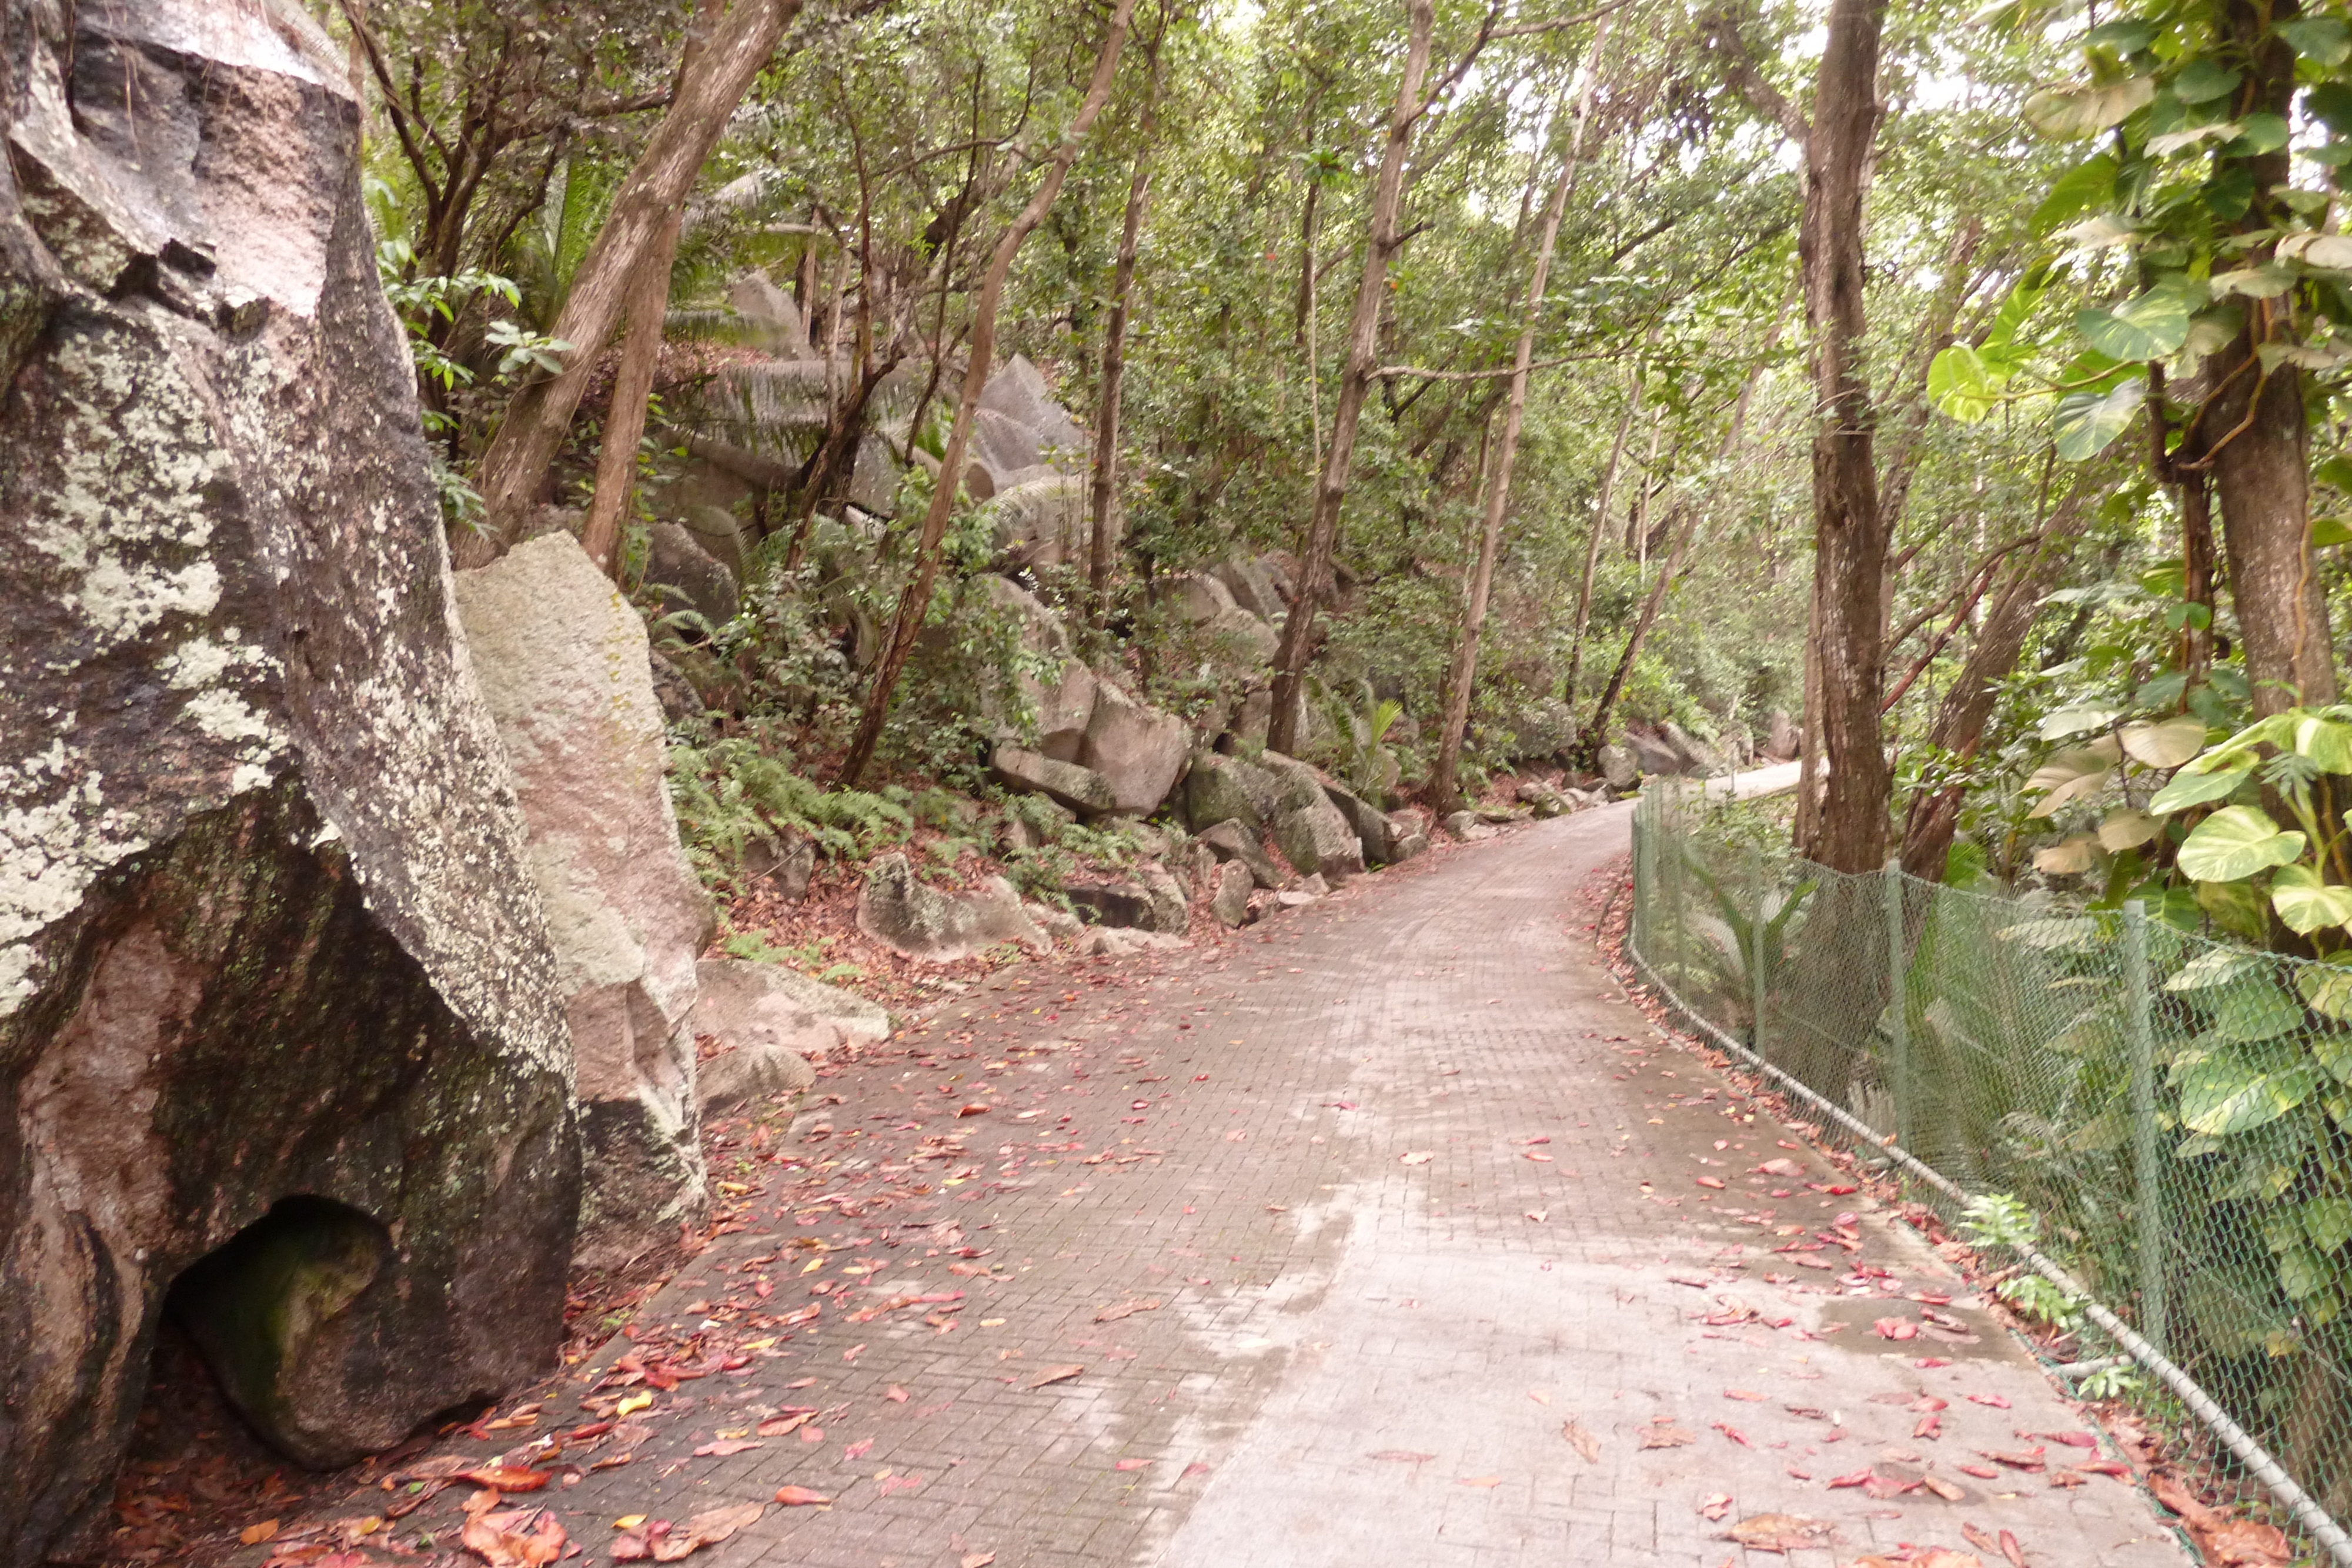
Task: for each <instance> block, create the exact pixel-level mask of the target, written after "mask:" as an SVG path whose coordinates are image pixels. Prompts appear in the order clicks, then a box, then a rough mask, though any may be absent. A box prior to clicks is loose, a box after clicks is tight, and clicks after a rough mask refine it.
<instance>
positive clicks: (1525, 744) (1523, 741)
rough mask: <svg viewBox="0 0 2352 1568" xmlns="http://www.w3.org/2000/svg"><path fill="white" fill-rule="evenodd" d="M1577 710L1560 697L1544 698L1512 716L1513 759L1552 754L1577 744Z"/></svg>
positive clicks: (1511, 751) (1511, 752)
mask: <svg viewBox="0 0 2352 1568" xmlns="http://www.w3.org/2000/svg"><path fill="white" fill-rule="evenodd" d="M1578 733H1579V727H1578V724H1577V719H1576V710H1575V709H1574V708H1571V707H1570V706H1568V705H1567V704H1566V703H1564V702H1562V701H1560V700H1559V698H1558V697H1543V698H1539V699H1538V700H1537V701H1535V702H1533V703H1530V704H1528V706H1526V707H1525V708H1523V709H1521V710H1520V711H1519V712H1517V713H1516V714H1513V715H1512V716H1511V735H1512V737H1513V738H1512V741H1511V747H1510V754H1511V758H1512V760H1514V761H1518V760H1522V759H1525V758H1536V757H1553V756H1557V755H1558V754H1559V753H1560V752H1562V751H1565V750H1567V749H1569V748H1570V747H1573V746H1574V745H1575V744H1576V740H1577V735H1578Z"/></svg>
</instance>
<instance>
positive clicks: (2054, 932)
mask: <svg viewBox="0 0 2352 1568" xmlns="http://www.w3.org/2000/svg"><path fill="white" fill-rule="evenodd" d="M2313 717H2314V716H2311V715H2304V716H2300V717H2294V716H2282V718H2281V719H2279V720H2273V721H2265V726H2261V727H2257V730H2259V731H2260V733H2259V734H2257V733H2256V732H2255V731H2247V732H2244V733H2242V734H2241V735H2239V736H2235V737H2231V740H2229V741H2227V742H2224V743H2223V744H2221V746H2218V747H2214V748H2213V749H2212V750H2211V751H2210V752H2208V753H2206V754H2204V755H2202V756H2200V757H2199V758H2196V759H2195V760H2194V761H2192V762H2190V763H2189V765H2188V766H2186V767H2182V768H2179V772H2178V773H2176V774H2175V775H2174V778H2173V782H2172V783H2170V784H2168V785H2167V786H2166V787H2165V789H2164V790H2163V791H2162V792H2160V793H2158V795H2157V797H2156V799H2155V800H2152V801H2150V802H2149V803H2148V805H2147V810H2148V811H2149V812H2150V814H2151V815H2153V816H2156V817H2158V818H2159V819H2163V820H2166V827H2165V831H2166V832H2167V834H2168V840H2169V841H2170V842H2172V843H2177V844H2178V845H2179V869H2180V871H2181V873H2182V874H2183V875H2184V876H2185V877H2189V878H2190V879H2192V880H2193V879H2196V878H2198V877H2199V876H2200V874H2201V876H2202V877H2203V878H2206V879H2210V880H2196V881H2194V885H2195V888H2196V896H2197V898H2198V901H2199V902H2198V904H2194V905H2191V906H2190V907H2191V908H2192V909H2195V908H2200V907H2211V906H2212V905H2214V904H2218V903H2220V902H2221V899H2223V898H2226V899H2230V900H2233V901H2234V903H2233V904H2231V905H2229V906H2231V907H2237V908H2239V909H2241V910H2248V909H2251V908H2252V907H2253V905H2254V901H2255V900H2259V901H2260V908H2261V909H2262V911H2263V913H2264V915H2265V917H2266V919H2267V920H2269V921H2272V922H2274V923H2275V924H2272V925H2267V926H2256V925H2254V924H2253V922H2252V915H2251V914H2249V915H2248V916H2247V919H2246V923H2245V925H2244V926H2243V927H2242V929H2243V930H2246V931H2248V932H2249V933H2251V931H2252V930H2255V929H2267V930H2269V931H2270V932H2271V933H2272V934H2273V935H2275V936H2300V937H2304V938H2313V937H2315V940H2311V941H2309V943H2308V946H2309V947H2310V948H2311V949H2312V950H2313V952H2314V953H2315V955H2324V956H2296V955H2292V954H2283V953H2278V952H2271V951H2261V950H2256V949H2253V948H2251V947H2247V946H2237V945H2232V944H2228V943H2223V942H2218V941H2215V940H2212V939H2210V937H2209V936H2206V935H2203V934H2201V933H2199V932H2195V931H2191V930H2187V929H2183V928H2182V926H2181V925H2179V924H2175V923H2174V921H2172V920H2169V919H2167V918H2163V917H2162V915H2163V913H2164V912H2162V911H2160V910H2151V909H2149V908H2148V907H2147V906H2146V905H2144V904H2141V903H2140V902H2138V901H2131V902H2128V903H2126V904H2125V905H2124V906H2123V907H2116V908H2091V909H2083V908H2079V907H2073V906H2068V905H2063V904H2059V903H2057V902H2056V901H2054V900H2053V899H2052V898H2051V897H2050V896H2049V895H2048V894H2034V895H2029V896H2025V897H2007V896H1999V895H1992V894H1985V893H1981V892H1964V891H1961V890H1959V889H1957V888H1952V887H1947V886H1938V885H1935V884H1931V883H1923V882H1919V881H1916V879H1912V878H1908V877H1904V876H1902V875H1901V874H1900V873H1897V872H1894V871H1892V870H1890V871H1889V872H1888V873H1885V874H1884V875H1874V876H1851V875H1842V874H1840V873H1834V872H1830V871H1827V870H1824V869H1822V868H1820V867H1817V866H1812V865H1809V864H1806V863H1805V862H1796V861H1790V860H1787V859H1785V858H1781V859H1779V860H1777V861H1776V860H1775V859H1774V858H1773V857H1770V856H1768V855H1766V854H1764V853H1761V852H1759V850H1758V848H1757V847H1756V846H1755V845H1754V844H1753V843H1752V842H1748V841H1742V839H1741V836H1740V835H1739V834H1738V832H1737V831H1733V832H1729V833H1726V834H1722V835H1717V833H1715V832H1714V831H1712V826H1711V823H1710V820H1709V818H1710V813H1709V811H1708V809H1707V808H1706V806H1705V805H1704V804H1703V803H1701V802H1700V801H1699V800H1696V799H1695V798H1694V797H1692V796H1690V795H1688V794H1679V795H1677V794H1671V793H1669V792H1667V791H1666V790H1664V789H1653V790H1651V791H1646V792H1645V796H1644V800H1643V806H1642V810H1641V811H1640V814H1639V816H1638V818H1637V821H1638V823H1639V826H1638V828H1637V832H1636V853H1635V883H1636V892H1635V911H1634V922H1635V924H1634V934H1635V943H1636V946H1637V947H1638V950H1639V951H1640V953H1641V955H1642V956H1643V961H1644V962H1645V963H1646V964H1647V965H1649V966H1650V967H1651V968H1652V970H1653V972H1654V974H1656V975H1657V976H1658V977H1660V978H1661V979H1663V980H1664V982H1665V984H1666V985H1668V986H1669V987H1670V988H1672V989H1673V990H1674V992H1675V997H1676V999H1677V1000H1678V1001H1680V1002H1681V1003H1682V1004H1683V1005H1684V1006H1685V1008H1687V1009H1690V1010H1692V1011H1693V1012H1695V1013H1696V1014H1697V1015H1698V1016H1699V1017H1701V1018H1703V1019H1705V1020H1706V1022H1708V1023H1710V1024H1712V1025H1713V1026H1714V1027H1715V1028H1717V1030H1721V1031H1723V1032H1724V1033H1725V1034H1727V1035H1729V1036H1731V1037H1732V1038H1734V1039H1737V1040H1741V1041H1743V1042H1745V1043H1747V1044H1748V1046H1749V1047H1750V1048H1751V1049H1752V1050H1754V1051H1756V1052H1757V1053H1758V1054H1759V1056H1760V1057H1762V1058H1763V1059H1764V1060H1765V1061H1768V1062H1770V1063H1771V1064H1772V1065H1774V1066H1776V1067H1778V1068H1780V1069H1781V1070H1782V1071H1786V1072H1788V1073H1790V1075H1791V1076H1792V1077H1794V1078H1796V1079H1798V1080H1799V1081H1801V1082H1803V1083H1805V1084H1806V1085H1807V1086H1808V1087H1809V1088H1811V1090H1812V1091H1814V1092H1816V1093H1818V1094H1819V1095H1821V1096H1822V1098H1823V1099H1825V1100H1827V1101H1830V1102H1832V1103H1835V1104H1836V1105H1838V1106H1840V1107H1842V1108H1843V1109H1844V1110H1846V1111H1847V1112H1849V1113H1852V1114H1853V1115H1854V1116H1855V1117H1857V1118H1858V1119H1859V1120H1860V1121H1861V1122H1863V1123H1864V1124H1867V1125H1868V1126H1870V1127H1871V1128H1872V1129H1874V1132H1875V1133H1877V1134H1879V1135H1881V1136H1886V1135H1892V1136H1894V1137H1895V1139H1896V1141H1897V1144H1898V1145H1899V1146H1900V1147H1901V1148H1903V1149H1905V1150H1907V1151H1908V1152H1909V1153H1910V1154H1911V1155H1915V1156H1916V1157H1917V1158H1918V1159H1920V1160H1922V1161H1924V1162H1925V1163H1926V1164H1927V1166H1931V1167H1932V1168H1934V1169H1935V1170H1936V1171H1937V1172H1940V1173H1941V1174H1942V1175H1943V1176H1946V1177H1948V1178H1949V1179H1950V1180H1951V1181H1952V1182H1954V1183H1957V1184H1958V1186H1960V1187H1962V1188H1964V1189H1966V1190H1968V1191H1969V1192H1970V1193H1973V1194H1977V1195H1980V1196H1981V1195H2007V1196H2008V1197H2012V1198H2013V1199H2014V1200H2015V1202H2016V1203H2017V1204H2018V1205H2019V1206H2021V1212H2024V1213H2028V1214H2030V1215H2031V1216H2032V1217H2033V1218H2034V1220H2035V1221H2036V1222H2037V1225H2038V1228H2039V1235H2040V1237H2041V1238H2042V1241H2041V1245H2042V1246H2043V1247H2044V1248H2045V1249H2046V1250H2048V1251H2049V1252H2050V1253H2051V1254H2052V1255H2053V1256H2054V1257H2056V1258H2057V1259H2058V1260H2061V1261H2062V1262H2063V1264H2064V1266H2065V1268H2066V1269H2067V1270H2070V1271H2071V1272H2073V1274H2074V1276H2075V1277H2076V1278H2077V1279H2079V1280H2080V1281H2082V1282H2083V1284H2084V1286H2085V1288H2086V1289H2087V1290H2088V1291H2090V1293H2091V1295H2092V1297H2093V1298H2095V1299H2096V1300H2097V1301H2101V1302H2103V1303H2104V1304H2105V1305H2106V1306H2107V1307H2109V1308H2110V1309H2112V1310H2113V1311H2114V1312H2116V1314H2118V1315H2119V1316H2120V1317H2121V1318H2122V1319H2123V1320H2124V1321H2125V1322H2126V1323H2127V1324H2129V1326H2130V1327H2131V1328H2133V1329H2134V1330H2135V1331H2137V1333H2139V1334H2140V1335H2141V1336H2143V1337H2144V1338H2145V1339H2147V1341H2149V1342H2150V1343H2153V1344H2154V1345H2155V1346H2156V1347H2157V1348H2158V1349H2159V1350H2160V1351H2162V1352H2163V1353H2164V1354H2166V1355H2168V1357H2170V1358H2171V1359H2172V1360H2173V1361H2174V1362H2177V1363H2178V1364H2179V1365H2180V1366H2182V1367H2183V1368H2185V1369H2186V1370H2187V1371H2188V1373H2189V1375H2190V1376H2191V1377H2193V1378H2194V1379H2195V1380H2197V1382H2198V1383H2200V1384H2201V1385H2203V1386H2204V1387H2205V1388H2206V1389H2208V1390H2210V1392H2211V1393H2212V1396H2213V1397H2214V1399H2215V1401H2216V1402H2217V1403H2218V1404H2219V1405H2220V1406H2221V1407H2222V1408H2223V1409H2225V1410H2226V1411H2227V1412H2228V1414H2229V1416H2231V1417H2232V1418H2234V1419H2235V1420H2236V1421H2237V1422H2238V1423H2239V1424H2240V1425H2241V1426H2242V1427H2244V1428H2245V1429H2246V1430H2247V1431H2248V1432H2249V1433H2251V1434H2252V1435H2253V1436H2254V1437H2256V1438H2257V1440H2258V1441H2260V1442H2261V1443H2262V1444H2263V1445H2264V1446H2265V1447H2266V1448H2269V1449H2270V1450H2271V1451H2272V1452H2273V1454H2274V1455H2276V1456H2277V1458H2279V1460H2280V1462H2281V1463H2282V1464H2283V1465H2284V1468H2285V1469H2286V1470H2287V1471H2288V1472H2289V1473H2290V1474H2291V1475H2292V1476H2293V1477H2294V1479H2295V1480H2296V1481H2298V1482H2299V1483H2300V1484H2301V1485H2302V1486H2303V1487H2304V1488H2305V1490H2307V1491H2308V1492H2310V1493H2311V1494H2312V1495H2313V1496H2314V1497H2315V1498H2316V1499H2317V1500H2319V1501H2320V1502H2321V1503H2322V1504H2323V1505H2324V1506H2325V1507H2326V1508H2327V1509H2328V1510H2329V1511H2332V1512H2334V1513H2336V1514H2337V1515H2339V1516H2341V1515H2344V1514H2345V1513H2347V1511H2352V1507H2348V1506H2347V1505H2352V1314H2347V1305H2352V954H2346V953H2345V948H2346V942H2347V932H2346V928H2345V926H2344V924H2343V922H2342V921H2341V920H2337V921H2335V922H2332V923H2330V924H2329V925H2326V927H2324V928H2323V927H2319V926H2316V925H2315V926H2313V927H2312V928H2311V930H2309V931H2304V930H2302V929H2301V928H2300V927H2299V926H2298V925H2297V922H2301V921H2305V919H2306V916H2307V915H2308V913H2309V911H2310V909H2311V908H2312V907H2313V904H2314V903H2315V900H2314V899H2312V898H2311V896H2310V895H2311V894H2314V893H2316V894H2318V900H2317V901H2316V902H2321V903H2323V904H2324V907H2326V909H2328V910H2332V909H2333V908H2334V904H2333V902H2332V901H2333V900H2334V899H2335V898H2336V895H2337V894H2345V895H2346V896H2347V900H2352V889H2347V888H2346V887H2344V886H2343V885H2342V884H2340V883H2337V882H2336V880H2335V879H2336V877H2337V876H2339V875H2340V874H2341V867H2340V865H2339V864H2338V857H2340V856H2341V855H2342V854H2343V852H2344V850H2345V846H2344V844H2343V843H2342V842H2341V838H2340V832H2339V835H2338V836H2337V837H2336V838H2331V837H2329V836H2328V834H2327V832H2326V824H2327V822H2329V821H2332V820H2333V818H2332V817H2331V816H2330V815H2329V814H2328V813H2327V812H2326V810H2324V809H2315V808H2314V807H2312V806H2311V804H2310V803H2309V802H2310V795H2309V791H2313V790H2323V791H2324V790H2325V789H2326V783H2325V782H2320V781H2319V780H2320V779H2322V777H2323V774H2324V773H2326V774H2332V772H2333V769H2332V768H2326V769H2323V768H2316V767H2314V766H2312V765H2311V764H2312V763H2313V762H2314V761H2315V760H2316V761H2320V762H2326V763H2333V762H2335V761H2336V759H2337V758H2336V753H2334V752H2333V751H2329V750H2326V749H2323V748H2325V747H2333V746H2334V745H2336V742H2337V740H2338V738H2344V739H2347V740H2352V725H2347V724H2345V723H2343V722H2342V721H2341V720H2340V719H2338V718H2336V717H2326V718H2323V719H2322V720H2321V721H2320V722H2321V723H2323V724H2325V725H2326V726H2329V727H2333V728H2338V729H2343V730H2345V731H2346V732H2347V734H2346V736H2345V737H2336V736H2335V735H2333V734H2332V733H2330V730H2329V729H2322V728H2315V727H2313V725H2312V724H2311V723H2310V722H2309V721H2310V720H2312V718H2313ZM2345 717H2352V715H2347V716H2345ZM2298 737H2301V739H2300V741H2299V740H2298ZM2298 745H2301V746H2303V747H2310V748H2312V750H2313V751H2316V752H2317V753H2318V756H2317V758H2312V756H2311V755H2310V753H2308V752H2305V751H2302V750H2298V749H2297V747H2298ZM2258 747H2260V748H2268V749H2267V750H2265V751H2263V753H2262V754H2261V755H2260V756H2258V755H2257V748H2258ZM2282 758H2305V761H2303V762H2296V761H2293V760H2285V761H2283V760H2282ZM2342 758H2343V760H2344V761H2345V762H2346V763H2347V764H2352V746H2347V747H2346V749H2345V751H2344V752H2343V754H2342ZM2346 771H2347V772H2352V766H2347V768H2346ZM2299 789H2301V790H2305V791H2306V793H2305V795H2304V796H2303V797H2301V799H2302V800H2303V802H2304V803H2303V804H2298V795H2297V791H2298V790H2299ZM2240 791H2243V792H2244V798H2242V799H2240V798H2238V797H2239V792H2240ZM2168 797H2169V798H2168ZM2265 801H2267V802H2268V804H2267V805H2266V804H2264V803H2263V802H2265ZM2323 806H2324V802H2323ZM2271 810H2280V811H2282V812H2283V813H2284V814H2286V815H2288V816H2289V817H2291V818H2292V819H2293V820H2294V821H2295V822H2296V824H2297V826H2295V827H2293V828H2285V827H2281V826H2279V825H2278V824H2277V821H2276V819H2275V818H2273V816H2271V815H2270V812H2271ZM2179 813H2187V814H2188V816H2189V819H2190V821H2189V822H2188V823H2179V824H2176V823H2175V822H2173V821H2170V819H2173V818H2174V817H2175V816H2176V815H2177V814H2179ZM2223 873H2228V875H2227V876H2226V877H2225V876H2224V874H2223ZM2214 887H2225V888H2238V889H2241V890H2242V893H2236V894H2221V895H2219V896H2218V897H2217V895H2215V894H2212V893H2211V891H2210V890H2211V889H2212V888H2214ZM2290 912H2291V913H2290ZM2174 913H2176V914H2177V913H2178V911H2175V912H2174ZM2345 913H2346V915H2347V916H2352V903H2347V909H2346V911H2345ZM2282 927H2283V928H2284V929H2282ZM2338 955H2344V956H2345V958H2346V961H2345V962H2343V963H2334V962H2330V961H2328V959H2329V958H2331V957H2335V956H2338ZM1870 1152H1872V1153H1876V1152H1877V1151H1870ZM1952 1218H1954V1219H1955V1221H1956V1222H1957V1221H1958V1219H1960V1218H1961V1216H1960V1215H1959V1214H1958V1212H1955V1214H1954V1215H1953V1216H1952Z"/></svg>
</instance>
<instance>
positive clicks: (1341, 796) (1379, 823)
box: [1323, 777, 1402, 866]
mask: <svg viewBox="0 0 2352 1568" xmlns="http://www.w3.org/2000/svg"><path fill="white" fill-rule="evenodd" d="M1323 798H1324V799H1325V800H1328V801H1330V802H1331V804H1332V805H1334V806H1335V807H1337V808H1339V815H1341V816H1343V817H1345V818H1347V819H1348V826H1349V827H1350V828H1351V829H1353V830H1355V834H1356V838H1357V839H1358V841H1360V842H1361V843H1362V844H1363V846H1364V863H1365V864H1366V865H1368V866H1376V865H1393V864H1394V863H1395V862H1396V860H1397V852H1396V845H1397V840H1398V839H1399V838H1400V837H1402V834H1400V833H1399V832H1398V831H1397V825H1396V824H1395V823H1394V822H1392V821H1389V816H1388V813H1387V812H1385V811H1383V810H1381V809H1380V808H1379V807H1378V806H1375V805H1373V804H1372V803H1371V802H1370V800H1365V799H1364V798H1363V797H1362V796H1360V795H1359V794H1357V793H1356V792H1355V791H1354V790H1352V789H1349V788H1348V787H1347V786H1346V785H1344V784H1342V783H1340V782H1339V780H1338V779H1332V778H1328V777H1326V778H1325V779H1323Z"/></svg>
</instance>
